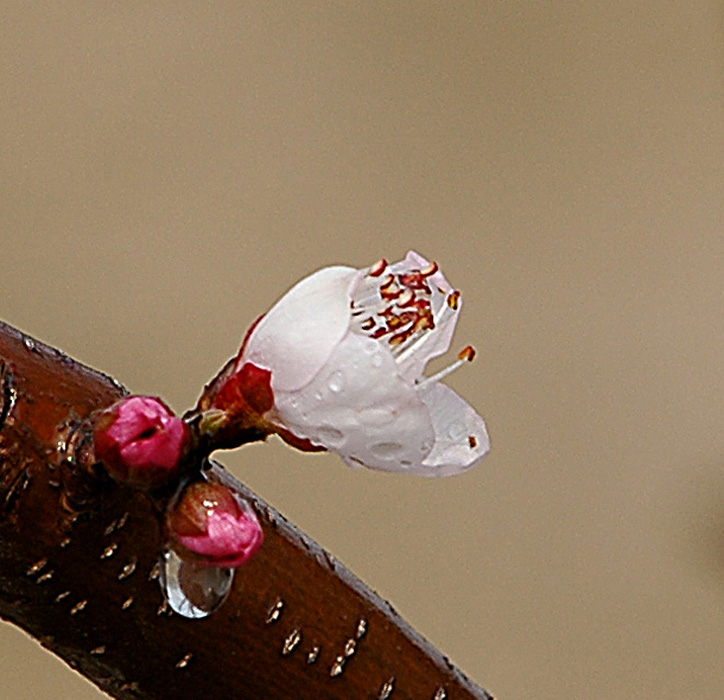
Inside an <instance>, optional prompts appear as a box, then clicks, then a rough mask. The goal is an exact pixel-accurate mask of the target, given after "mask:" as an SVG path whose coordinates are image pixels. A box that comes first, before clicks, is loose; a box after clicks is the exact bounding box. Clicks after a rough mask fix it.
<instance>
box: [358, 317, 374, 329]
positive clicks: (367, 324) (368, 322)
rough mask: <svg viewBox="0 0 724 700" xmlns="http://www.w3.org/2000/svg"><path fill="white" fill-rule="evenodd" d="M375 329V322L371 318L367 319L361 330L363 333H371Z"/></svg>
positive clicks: (363, 322)
mask: <svg viewBox="0 0 724 700" xmlns="http://www.w3.org/2000/svg"><path fill="white" fill-rule="evenodd" d="M374 327H375V320H374V319H373V318H372V316H370V317H369V318H366V319H365V320H364V321H362V323H361V324H360V328H361V329H362V330H363V331H371V330H372V329H373V328H374Z"/></svg>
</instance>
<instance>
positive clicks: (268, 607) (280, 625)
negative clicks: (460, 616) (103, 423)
mask: <svg viewBox="0 0 724 700" xmlns="http://www.w3.org/2000/svg"><path fill="white" fill-rule="evenodd" d="M123 394H124V389H123V387H121V386H120V385H119V384H118V383H116V382H114V381H113V380H111V379H110V378H109V377H107V376H104V375H102V374H100V373H98V372H95V371H93V370H91V369H88V368H87V367H84V366H82V365H80V364H78V363H76V362H74V361H73V360H71V359H70V358H68V357H66V356H65V355H63V354H62V353H60V352H58V351H57V350H54V349H52V348H49V347H47V346H45V345H43V344H42V343H39V342H38V341H35V340H32V339H31V338H29V337H27V336H24V335H22V334H21V333H19V332H18V331H16V330H14V329H12V328H10V327H9V326H7V325H5V324H2V323H0V616H1V617H2V618H4V619H6V620H8V621H10V622H12V623H14V624H16V625H18V626H20V627H22V628H23V629H25V630H26V631H27V632H29V633H30V634H31V635H33V636H34V637H36V638H37V639H38V640H39V641H40V643H41V644H42V645H43V646H45V647H47V648H48V649H50V650H51V651H53V652H55V653H56V654H58V655H59V656H60V657H61V658H63V659H64V660H65V661H66V662H67V663H68V664H70V665H71V666H72V667H73V668H75V669H77V670H78V671H80V672H81V673H82V674H83V675H85V676H86V677H87V678H89V679H90V680H91V681H93V682H94V683H96V684H97V685H98V686H99V687H100V688H101V689H103V690H104V691H105V692H107V693H109V694H110V695H111V696H113V697H116V698H129V699H130V698H143V699H148V700H151V699H159V698H180V699H183V698H193V699H194V700H196V699H197V698H205V697H208V698H222V697H229V698H235V699H238V700H244V699H250V700H251V699H254V700H258V698H267V697H273V698H282V699H284V698H290V699H292V698H293V699H294V700H298V698H315V699H320V700H323V699H332V698H335V699H336V698H345V699H347V698H392V699H393V700H398V699H400V698H416V699H419V700H443V699H445V698H449V699H450V700H457V699H460V700H463V699H468V700H469V699H472V698H477V699H479V700H483V699H488V698H490V696H489V695H488V694H487V693H486V692H485V691H484V690H482V689H480V688H479V687H478V686H476V685H475V684H474V683H472V682H471V681H469V680H468V679H467V678H466V677H465V676H464V675H463V674H462V673H461V672H460V671H459V670H458V669H456V668H455V667H454V666H453V665H452V664H451V663H450V662H449V661H448V659H447V658H446V657H444V656H443V655H442V654H441V653H440V652H438V651H437V650H436V649H435V648H433V647H432V646H431V645H430V644H429V643H427V642H426V641H425V640H424V639H422V637H420V635H419V634H417V633H416V632H415V631H414V630H413V629H412V628H410V627H409V626H408V625H407V624H406V623H405V622H404V621H403V620H402V619H401V618H400V617H399V616H398V615H397V613H396V612H395V611H394V609H393V608H392V607H391V606H390V605H389V604H388V603H386V602H385V601H383V600H381V599H380V598H379V597H378V596H377V595H376V594H374V593H373V592H372V591H370V589H369V588H367V587H366V586H365V585H364V584H363V583H362V582H360V581H359V580H358V579H357V578H355V577H354V576H353V575H352V574H351V573H350V572H349V571H348V570H347V569H346V568H344V567H343V566H342V565H341V564H340V563H339V562H337V561H336V560H335V558H334V557H333V556H332V555H331V554H329V553H327V552H326V551H324V550H323V549H321V548H320V547H319V546H318V545H317V544H316V543H314V542H313V541H312V540H310V539H309V538H308V537H307V536H306V535H304V533H302V532H300V531H299V530H298V529H297V528H295V527H294V526H293V525H292V524H291V523H289V522H288V521H287V520H286V519H285V518H284V517H283V516H281V515H280V514H279V513H277V512H276V511H275V510H274V509H273V508H271V507H270V506H268V505H267V504H266V503H264V502H263V501H262V500H261V499H260V498H258V497H257V496H255V495H254V494H253V493H252V492H251V491H249V490H248V489H246V488H245V487H244V486H242V485H240V484H238V483H236V482H235V481H234V484H235V488H236V489H239V490H240V491H241V492H242V493H243V494H244V496H245V497H247V498H248V499H249V501H250V502H251V503H252V504H253V506H254V508H255V509H256V511H257V514H258V515H259V519H260V522H261V524H262V527H263V529H264V534H265V542H264V545H263V547H262V549H261V550H260V552H259V553H258V554H257V556H256V557H255V558H254V559H253V560H252V561H251V562H250V563H249V564H248V565H247V566H245V567H242V568H241V569H239V570H238V571H237V574H236V577H235V581H234V586H233V589H232V592H231V594H230V597H229V599H228V600H227V601H226V602H225V603H224V604H223V605H222V607H221V608H220V609H219V610H218V611H216V612H215V613H213V614H212V615H211V616H209V617H207V618H205V619H201V620H188V619H186V618H183V617H181V616H179V615H176V614H173V613H170V612H169V610H168V609H167V606H166V605H165V604H164V600H163V597H162V594H161V590H160V587H159V584H158V581H157V580H155V579H156V578H157V575H158V567H157V566H156V562H157V561H158V556H159V553H160V549H161V535H160V531H159V525H158V520H157V516H156V514H155V513H154V510H153V508H152V507H151V505H150V503H149V501H148V500H147V498H146V497H145V496H144V495H143V494H141V493H139V492H135V491H131V490H128V489H126V488H125V487H123V486H120V485H117V484H115V483H114V482H111V481H110V480H108V479H103V478H100V477H99V478H98V479H96V480H94V479H93V478H92V477H93V474H92V472H91V473H90V476H89V475H88V473H86V472H84V471H83V470H81V469H79V468H78V465H79V464H80V463H81V462H82V461H83V457H84V455H83V447H84V446H83V440H82V434H81V433H80V431H79V430H78V427H79V425H80V423H81V421H82V420H83V419H84V418H85V417H87V416H88V414H89V413H90V412H91V411H93V410H96V409H98V408H103V407H105V406H108V405H110V404H111V403H113V402H114V401H116V400H117V399H118V398H119V397H120V396H122V395H123ZM212 474H213V475H214V478H218V479H219V480H221V481H225V482H227V483H229V482H231V481H233V479H232V477H231V476H230V475H228V474H227V473H226V472H225V471H224V470H223V469H222V468H221V467H220V466H218V465H215V466H214V468H213V470H212Z"/></svg>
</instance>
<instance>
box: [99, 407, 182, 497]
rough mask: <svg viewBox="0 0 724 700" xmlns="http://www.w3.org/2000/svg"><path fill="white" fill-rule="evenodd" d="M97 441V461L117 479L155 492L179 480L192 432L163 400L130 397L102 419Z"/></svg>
mask: <svg viewBox="0 0 724 700" xmlns="http://www.w3.org/2000/svg"><path fill="white" fill-rule="evenodd" d="M93 440H94V445H95V454H96V458H97V459H98V460H100V461H101V462H102V463H103V464H104V466H105V467H106V469H107V470H108V473H109V474H110V475H111V476H112V477H113V478H114V479H116V480H117V481H120V482H122V483H125V484H128V485H129V486H134V487H136V488H141V489H154V488H158V487H160V486H164V485H166V484H168V483H170V482H171V481H172V479H174V478H176V477H177V475H178V472H179V464H180V462H181V458H182V457H183V455H184V452H185V450H186V449H187V447H188V443H189V429H188V426H187V425H186V424H185V423H184V422H183V421H182V420H181V419H180V418H178V417H177V416H175V415H174V413H173V411H171V409H170V408H169V407H168V406H166V404H165V403H163V401H161V399H159V398H156V397H153V396H128V397H126V398H124V399H121V400H120V401H118V402H117V403H115V404H113V406H111V407H110V408H108V409H106V410H105V411H103V412H102V413H101V414H100V415H99V416H98V418H97V419H96V422H95V428H94V432H93Z"/></svg>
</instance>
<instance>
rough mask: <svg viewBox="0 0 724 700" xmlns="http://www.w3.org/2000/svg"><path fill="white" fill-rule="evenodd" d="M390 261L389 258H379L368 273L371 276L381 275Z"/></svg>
mask: <svg viewBox="0 0 724 700" xmlns="http://www.w3.org/2000/svg"><path fill="white" fill-rule="evenodd" d="M388 265H389V263H388V262H387V260H385V259H384V258H382V259H381V260H378V261H377V262H376V263H375V264H374V265H372V267H370V271H369V272H368V273H367V274H368V275H369V276H370V277H379V276H380V275H381V274H382V273H383V272H384V271H385V270H386V269H387V266H388Z"/></svg>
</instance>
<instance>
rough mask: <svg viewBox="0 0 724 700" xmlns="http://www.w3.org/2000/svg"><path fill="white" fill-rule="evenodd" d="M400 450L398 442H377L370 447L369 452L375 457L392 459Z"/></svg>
mask: <svg viewBox="0 0 724 700" xmlns="http://www.w3.org/2000/svg"><path fill="white" fill-rule="evenodd" d="M401 450H402V445H401V444H400V443H399V442H378V443H377V444H376V445H372V447H370V452H372V454H373V455H375V456H376V457H382V458H385V457H394V456H395V455H396V454H398V453H399V452H400V451H401Z"/></svg>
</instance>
